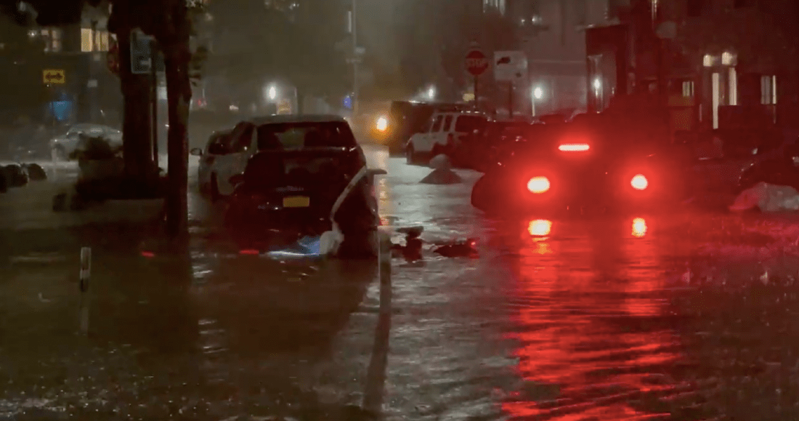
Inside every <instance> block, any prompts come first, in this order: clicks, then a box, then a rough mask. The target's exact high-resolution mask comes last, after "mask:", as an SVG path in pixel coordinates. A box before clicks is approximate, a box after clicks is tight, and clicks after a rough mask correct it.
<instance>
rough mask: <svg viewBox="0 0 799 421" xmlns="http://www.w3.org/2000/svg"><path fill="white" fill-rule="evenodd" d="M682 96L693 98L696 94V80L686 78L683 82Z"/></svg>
mask: <svg viewBox="0 0 799 421" xmlns="http://www.w3.org/2000/svg"><path fill="white" fill-rule="evenodd" d="M682 96H684V97H686V98H691V97H693V96H694V81H692V80H686V81H683V83H682Z"/></svg>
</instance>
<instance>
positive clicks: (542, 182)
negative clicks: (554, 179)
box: [527, 177, 549, 194]
mask: <svg viewBox="0 0 799 421" xmlns="http://www.w3.org/2000/svg"><path fill="white" fill-rule="evenodd" d="M527 190H530V193H535V194H541V193H546V192H547V191H548V190H549V179H548V178H546V177H533V178H531V179H530V181H528V182H527Z"/></svg>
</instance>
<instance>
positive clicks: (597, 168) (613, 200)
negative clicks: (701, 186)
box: [471, 119, 685, 214]
mask: <svg viewBox="0 0 799 421" xmlns="http://www.w3.org/2000/svg"><path fill="white" fill-rule="evenodd" d="M543 127H546V128H543ZM543 127H537V128H536V129H537V133H536V136H534V140H529V141H525V142H518V143H517V144H516V145H514V146H513V147H512V148H511V149H508V150H506V151H503V154H501V155H500V156H498V158H497V161H496V162H494V163H493V164H492V165H491V166H490V167H489V168H488V169H487V170H486V172H485V175H484V176H483V177H482V178H481V179H480V180H478V181H477V183H476V184H475V185H474V187H473V190H472V197H471V200H472V205H473V206H475V207H476V208H478V209H481V210H483V211H485V212H491V213H501V214H508V213H535V212H547V211H556V210H559V209H563V208H565V207H567V206H574V207H578V206H579V207H596V208H602V209H608V208H610V209H612V208H621V209H625V208H631V209H636V210H645V209H655V208H658V207H660V206H662V205H663V204H668V203H675V201H680V200H681V199H682V195H683V192H684V187H685V181H684V177H682V175H681V174H682V173H683V168H684V166H683V165H682V163H681V162H680V161H679V158H677V155H675V154H672V153H671V151H670V149H669V146H668V145H663V144H661V143H659V142H658V141H656V140H654V139H650V138H647V136H646V134H645V132H642V131H636V130H630V129H629V128H624V127H622V126H619V125H618V124H614V122H613V121H612V120H598V119H591V121H590V122H584V123H581V124H576V123H569V124H563V125H553V126H543Z"/></svg>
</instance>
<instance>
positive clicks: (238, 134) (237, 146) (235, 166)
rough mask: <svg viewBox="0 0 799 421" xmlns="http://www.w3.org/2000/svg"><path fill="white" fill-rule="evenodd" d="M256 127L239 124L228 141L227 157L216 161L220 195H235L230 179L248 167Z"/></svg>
mask: <svg viewBox="0 0 799 421" xmlns="http://www.w3.org/2000/svg"><path fill="white" fill-rule="evenodd" d="M254 131H255V127H254V126H253V125H252V124H250V123H239V124H238V125H237V126H236V128H234V129H233V132H232V133H231V134H230V136H229V137H228V138H227V139H226V140H227V141H226V142H225V143H226V145H225V152H226V153H225V155H223V156H221V157H219V158H217V159H216V162H217V165H215V167H216V168H215V170H216V175H217V186H218V188H219V193H220V194H222V195H224V196H227V195H230V194H232V193H233V189H234V188H235V186H234V185H233V184H231V183H230V177H232V176H234V175H236V174H242V173H243V172H244V168H245V167H246V166H247V160H248V159H249V158H250V156H251V155H252V154H251V152H252V151H251V149H252V138H253V133H254Z"/></svg>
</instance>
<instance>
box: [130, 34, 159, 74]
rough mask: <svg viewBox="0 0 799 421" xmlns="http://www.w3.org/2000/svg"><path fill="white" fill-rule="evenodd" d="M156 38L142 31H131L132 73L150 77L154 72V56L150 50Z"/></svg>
mask: <svg viewBox="0 0 799 421" xmlns="http://www.w3.org/2000/svg"><path fill="white" fill-rule="evenodd" d="M153 41H154V38H153V37H151V36H149V35H145V34H144V32H142V31H141V30H138V29H136V30H133V31H130V72H131V73H133V74H136V75H149V74H150V72H151V71H152V70H151V69H152V67H153V65H154V63H153V57H152V56H153V54H152V49H151V48H150V47H151V45H152V42H153Z"/></svg>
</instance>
